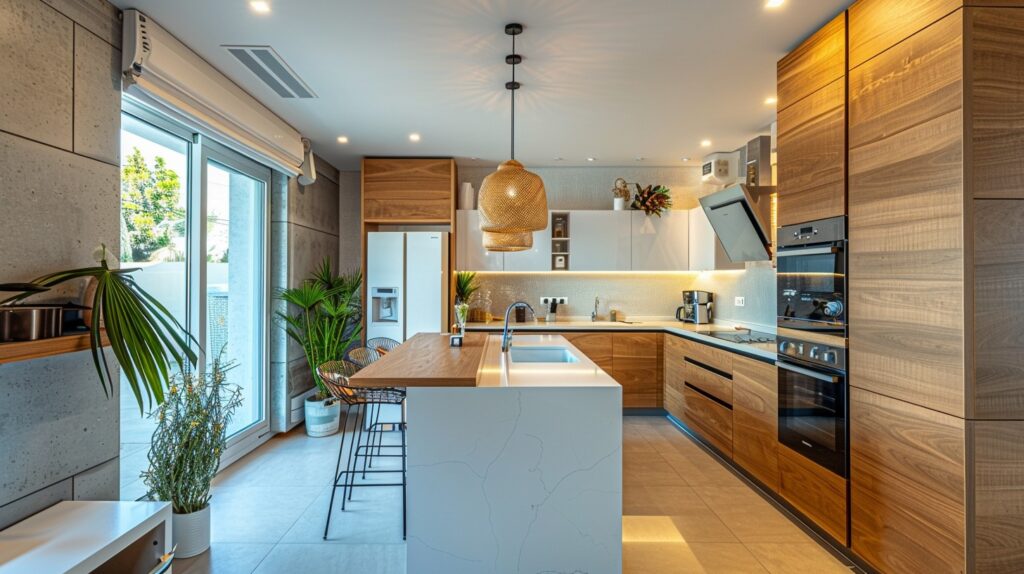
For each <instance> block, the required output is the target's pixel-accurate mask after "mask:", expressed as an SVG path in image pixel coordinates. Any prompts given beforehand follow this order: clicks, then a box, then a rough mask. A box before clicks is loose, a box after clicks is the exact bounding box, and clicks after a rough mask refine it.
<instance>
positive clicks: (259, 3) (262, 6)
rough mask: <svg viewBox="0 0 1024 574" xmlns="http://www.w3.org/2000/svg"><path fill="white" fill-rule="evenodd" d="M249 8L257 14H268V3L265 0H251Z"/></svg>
mask: <svg viewBox="0 0 1024 574" xmlns="http://www.w3.org/2000/svg"><path fill="white" fill-rule="evenodd" d="M249 8H252V11H253V12H256V13H257V14H269V13H270V2H267V1H266V0H251V1H250V2H249Z"/></svg>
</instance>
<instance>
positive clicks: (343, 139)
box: [338, 136, 348, 144]
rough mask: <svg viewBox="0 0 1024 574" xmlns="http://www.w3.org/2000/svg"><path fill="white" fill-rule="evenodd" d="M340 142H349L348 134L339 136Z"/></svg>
mask: <svg viewBox="0 0 1024 574" xmlns="http://www.w3.org/2000/svg"><path fill="white" fill-rule="evenodd" d="M338 143H340V144H347V143H348V136H338Z"/></svg>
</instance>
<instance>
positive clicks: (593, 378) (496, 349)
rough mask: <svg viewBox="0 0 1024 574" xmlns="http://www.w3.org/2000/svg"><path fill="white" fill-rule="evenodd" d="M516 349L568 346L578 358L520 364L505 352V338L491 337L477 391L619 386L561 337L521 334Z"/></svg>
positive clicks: (516, 341)
mask: <svg viewBox="0 0 1024 574" xmlns="http://www.w3.org/2000/svg"><path fill="white" fill-rule="evenodd" d="M512 347H514V348H529V347H565V348H566V349H568V350H569V352H570V353H572V354H573V356H574V357H575V358H576V362H572V363H517V362H514V361H512V360H511V359H510V358H509V355H508V353H503V352H502V351H501V335H491V336H490V337H488V338H487V347H486V349H485V350H484V357H483V361H482V362H481V365H480V374H479V378H478V379H477V384H476V386H477V388H486V387H519V388H523V387H548V388H567V387H580V388H594V387H619V386H620V385H619V383H617V382H616V381H615V379H613V378H612V377H611V376H610V375H609V374H608V373H605V372H604V371H603V370H602V369H601V368H600V367H598V366H597V365H596V364H595V363H594V362H593V361H591V360H590V359H589V358H587V356H586V355H584V354H583V353H582V352H581V351H580V350H579V349H577V348H576V347H574V346H573V345H572V343H570V342H569V341H568V340H566V338H565V337H563V336H561V335H528V334H522V333H521V334H517V335H515V336H514V337H513V338H512Z"/></svg>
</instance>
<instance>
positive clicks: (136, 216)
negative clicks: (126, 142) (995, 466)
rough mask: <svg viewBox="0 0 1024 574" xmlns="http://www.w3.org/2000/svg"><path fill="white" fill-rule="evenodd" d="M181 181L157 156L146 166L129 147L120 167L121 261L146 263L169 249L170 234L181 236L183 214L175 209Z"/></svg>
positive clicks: (140, 157) (142, 159) (179, 208)
mask: <svg viewBox="0 0 1024 574" xmlns="http://www.w3.org/2000/svg"><path fill="white" fill-rule="evenodd" d="M180 189H181V178H180V177H179V176H178V173H177V172H175V171H174V170H173V169H170V168H169V167H167V162H166V160H164V158H162V157H160V156H157V157H156V158H155V159H154V160H153V165H152V167H150V166H149V165H147V164H146V158H145V157H143V155H142V152H141V151H139V148H137V147H136V148H132V151H131V153H129V154H128V156H127V157H126V158H125V159H124V167H122V168H121V226H122V229H121V233H122V236H123V240H122V242H121V249H122V253H121V261H149V260H151V259H152V258H153V256H154V254H155V253H156V252H158V251H161V250H173V245H172V243H171V238H172V234H173V235H183V234H184V231H185V230H184V226H185V211H184V210H183V209H181V207H179V205H178V203H179V201H180V199H181V197H180V196H181V193H180V191H179V190H180Z"/></svg>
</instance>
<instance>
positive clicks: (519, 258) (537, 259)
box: [505, 215, 572, 271]
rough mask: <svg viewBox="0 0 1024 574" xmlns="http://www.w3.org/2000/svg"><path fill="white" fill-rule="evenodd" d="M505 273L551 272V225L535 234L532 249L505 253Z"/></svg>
mask: <svg viewBox="0 0 1024 574" xmlns="http://www.w3.org/2000/svg"><path fill="white" fill-rule="evenodd" d="M549 219H550V215H549ZM570 225H571V222H570ZM570 231H572V228H571V227H570ZM570 263H571V261H570ZM505 271H551V225H550V223H549V224H548V226H547V227H546V228H545V229H542V230H541V231H534V232H533V247H532V248H530V249H527V250H526V251H510V252H508V253H505Z"/></svg>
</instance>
